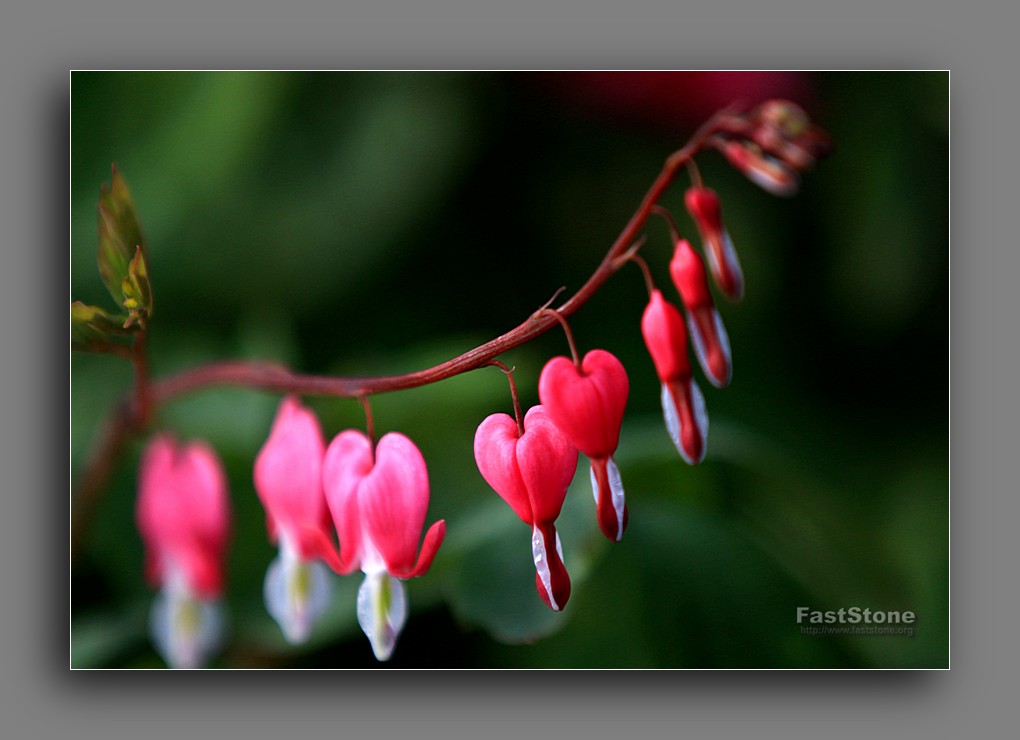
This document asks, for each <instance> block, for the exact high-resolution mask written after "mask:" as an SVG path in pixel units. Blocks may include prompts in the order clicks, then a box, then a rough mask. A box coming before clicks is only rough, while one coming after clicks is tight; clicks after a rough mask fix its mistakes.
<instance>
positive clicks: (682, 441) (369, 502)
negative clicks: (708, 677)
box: [137, 101, 829, 667]
mask: <svg viewBox="0 0 1020 740" xmlns="http://www.w3.org/2000/svg"><path fill="white" fill-rule="evenodd" d="M708 143H709V144H710V145H711V146H713V147H715V148H717V149H718V150H720V151H721V152H722V153H723V154H724V155H725V156H726V157H727V158H728V159H729V161H730V162H731V163H732V164H733V165H735V166H736V167H737V168H738V169H739V170H740V171H742V172H743V173H744V174H746V175H747V176H748V177H749V178H750V179H751V180H752V181H753V182H755V183H757V184H759V185H761V186H762V187H764V188H766V189H767V190H769V191H771V192H773V193H777V194H780V195H787V194H790V193H791V192H793V190H794V189H796V187H797V184H798V178H799V173H801V172H803V171H805V170H806V169H808V168H809V167H811V166H812V164H813V163H814V161H815V159H816V158H817V157H819V156H821V155H822V154H823V153H824V152H825V151H826V150H827V149H828V146H829V144H828V139H827V137H826V136H825V134H824V133H823V132H821V131H820V129H818V128H817V127H815V126H813V125H812V124H810V123H809V122H808V121H807V118H806V116H805V115H804V114H803V111H801V110H800V109H799V108H798V107H797V106H795V105H794V104H792V103H789V102H786V101H769V102H767V103H764V104H762V105H760V106H758V107H757V108H754V109H753V110H751V111H750V112H747V113H739V114H738V113H733V114H730V115H729V116H728V117H724V118H723V119H722V123H721V124H720V125H719V126H718V127H717V133H715V134H714V135H713V137H712V138H711V139H710V141H709V142H708ZM692 172H693V174H694V181H693V184H692V186H691V187H690V188H689V189H688V190H687V192H686V194H685V197H684V205H685V207H686V209H687V211H688V213H689V214H690V216H691V217H692V219H693V221H694V223H695V225H696V227H697V230H698V234H699V237H700V242H701V246H702V251H703V252H704V254H705V255H706V256H707V261H708V269H707V270H706V267H705V259H704V258H703V257H702V255H701V254H700V253H699V251H698V250H696V249H695V248H694V246H692V244H691V242H690V241H689V240H687V239H685V238H683V237H681V236H680V234H679V232H678V230H677V228H676V225H675V223H674V221H673V219H672V216H671V215H670V214H669V212H668V211H667V210H666V209H665V208H662V207H660V206H658V205H656V206H654V209H653V210H654V212H656V213H658V214H659V215H660V216H662V217H663V218H665V219H666V221H667V223H668V225H669V227H670V232H671V236H672V242H673V257H672V259H671V261H670V262H669V265H668V267H669V274H670V277H671V278H672V283H673V286H674V288H675V290H676V293H677V295H678V297H679V304H680V305H679V306H678V305H676V304H675V303H673V302H670V300H668V299H667V298H666V296H665V295H664V294H663V292H662V291H661V290H660V289H659V288H657V287H656V286H655V285H654V281H653V279H652V277H651V271H650V269H649V267H648V265H647V263H646V262H645V261H644V260H643V259H642V258H640V257H638V256H637V250H638V248H639V247H640V246H641V245H640V244H638V245H636V246H634V247H632V248H631V250H630V251H629V252H628V253H627V254H625V255H623V257H622V258H621V259H627V260H633V261H634V262H635V263H637V264H638V265H639V266H640V267H641V268H642V270H643V272H644V275H645V279H646V283H647V287H648V293H649V301H648V304H647V306H646V308H645V309H644V312H643V315H642V317H641V334H642V336H643V338H644V342H645V345H646V346H647V349H648V352H649V354H650V355H651V359H652V364H653V365H654V368H655V372H656V374H657V376H658V378H659V381H660V383H661V388H662V393H661V402H662V411H663V418H664V421H665V428H666V431H667V433H668V435H669V437H670V438H671V439H672V441H673V444H674V445H675V447H676V449H677V451H678V453H679V455H680V456H681V458H682V459H683V460H684V461H686V462H687V463H689V464H691V465H696V464H698V463H699V462H701V461H702V460H704V458H705V453H706V449H707V438H708V413H707V411H706V403H705V397H704V395H703V394H702V392H701V390H700V388H699V387H698V384H697V382H696V380H695V377H694V373H693V370H692V365H691V362H690V359H689V352H688V347H690V348H692V349H693V354H694V356H695V358H696V360H697V364H698V366H699V367H700V369H701V372H702V373H703V374H704V377H705V378H706V379H707V380H708V382H709V383H710V384H711V385H712V386H714V387H716V388H724V387H726V386H727V385H728V384H729V383H730V379H731V377H732V372H733V363H732V357H731V352H730V343H729V338H728V336H727V333H726V329H725V327H724V325H723V321H722V318H721V316H720V314H719V311H718V310H717V307H716V304H715V300H714V298H713V293H712V289H711V287H710V285H709V277H708V276H709V274H710V275H711V277H712V281H713V282H714V284H715V286H716V288H717V289H718V291H719V292H720V293H722V295H724V296H725V297H726V298H727V299H729V300H731V301H739V300H740V299H741V298H742V296H743V294H744V275H743V272H742V270H741V267H740V263H739V260H738V258H737V253H736V250H735V249H734V246H733V242H732V240H731V238H730V235H729V232H728V231H727V229H726V227H725V224H724V222H723V218H722V209H721V206H720V202H719V197H718V195H717V194H716V193H715V191H713V190H711V189H710V188H707V187H705V186H704V184H703V183H702V182H701V177H700V174H698V171H697V169H696V168H693V167H692ZM681 306H682V309H681ZM543 313H548V314H551V315H553V316H554V317H555V318H556V319H557V320H558V321H559V322H560V323H561V324H562V325H563V328H564V330H565V332H566V335H567V339H568V342H569V345H570V350H571V357H566V356H558V357H553V358H552V359H550V360H549V361H548V362H547V363H546V364H545V366H544V367H543V369H542V371H541V373H540V375H539V379H538V396H539V400H540V403H539V405H536V406H534V407H532V408H531V409H529V410H528V411H527V413H526V414H525V413H522V411H521V408H520V404H519V401H518V399H517V393H516V386H515V385H514V381H513V375H512V371H510V370H509V369H508V368H506V366H505V365H502V363H499V362H498V361H492V362H491V364H496V365H499V366H501V367H503V369H504V371H505V372H506V373H507V375H508V376H509V378H510V387H511V395H512V397H513V401H514V411H515V415H514V416H513V417H511V416H510V415H508V414H505V413H496V414H492V415H490V416H488V417H487V418H485V419H484V420H483V421H482V422H481V424H480V425H479V426H478V429H477V431H476V433H475V437H474V457H475V461H476V463H477V466H478V470H479V472H480V473H481V476H482V478H483V479H484V481H485V482H486V483H487V484H488V485H489V486H491V487H492V489H494V490H495V492H496V493H497V494H499V496H500V497H502V499H503V500H504V501H505V502H506V503H507V504H508V505H509V506H510V507H511V509H513V511H514V513H515V514H516V515H517V516H518V517H519V518H520V519H521V520H522V521H523V522H524V523H525V524H526V525H528V526H529V527H530V528H531V551H532V558H533V560H534V565H535V586H536V590H537V591H538V594H539V596H540V598H541V599H542V601H544V602H545V604H546V605H548V606H549V608H551V609H553V610H555V611H561V610H563V609H564V607H565V606H566V604H567V601H568V599H569V598H570V593H571V583H570V576H569V574H568V571H567V567H566V564H565V563H564V555H563V546H562V543H561V541H560V536H559V534H558V532H557V530H556V520H557V518H558V517H559V516H560V513H561V510H562V508H563V504H564V500H565V497H566V495H567V490H568V488H569V486H570V484H571V482H572V480H573V478H574V475H575V472H576V469H577V464H578V459H579V455H581V454H583V455H584V456H585V457H587V458H588V461H589V468H590V479H591V486H592V493H593V496H594V499H595V514H596V520H597V522H598V525H599V528H600V529H601V531H602V532H603V534H604V535H605V536H606V537H607V538H608V539H609V540H611V541H613V542H618V541H619V540H621V539H622V537H623V535H624V532H625V530H626V528H627V523H628V510H627V503H626V496H625V493H624V486H623V479H622V476H621V473H620V470H619V468H618V467H617V464H616V462H615V460H614V454H615V453H616V450H617V448H618V446H619V443H620V433H621V427H622V424H623V417H624V411H625V408H626V405H627V400H628V395H629V393H630V383H629V380H628V377H627V371H626V369H625V368H624V366H623V364H622V363H621V362H620V360H619V359H617V357H616V356H614V355H613V354H611V353H610V352H608V351H607V350H605V349H600V348H599V349H592V350H590V351H589V352H587V353H586V354H585V355H584V356H583V357H581V356H580V355H579V354H578V352H577V350H576V347H575V345H574V340H573V336H572V334H571V332H570V329H569V326H568V325H567V323H566V319H565V318H564V316H562V315H561V314H560V313H559V312H557V311H555V310H552V309H542V310H541V311H540V312H539V314H536V316H539V315H540V314H543ZM362 400H363V402H364V403H365V408H366V414H367V419H368V433H367V434H365V433H363V432H361V431H357V430H346V431H342V432H340V433H339V434H337V435H336V436H335V437H334V438H333V439H332V441H331V442H329V443H328V444H327V442H326V439H325V437H324V435H323V432H322V429H321V426H320V424H319V421H318V419H317V418H316V416H315V414H314V413H313V412H312V411H311V410H310V409H308V408H307V407H305V406H303V405H302V404H301V402H300V401H299V400H298V398H297V397H296V396H293V395H288V396H286V397H284V398H283V400H282V401H281V403H280V406H279V408H278V410H277V413H276V417H275V419H274V421H273V424H272V428H271V430H270V432H269V437H268V439H267V440H266V442H265V443H264V445H263V446H262V448H261V450H260V451H259V453H258V455H257V456H256V458H255V462H254V471H253V482H254V489H255V492H256V493H257V496H258V498H259V500H260V501H261V503H262V505H263V508H264V509H265V513H266V524H267V530H268V536H269V539H270V540H271V542H273V543H275V544H276V545H277V547H278V548H279V554H278V555H277V556H276V557H275V558H274V559H273V560H272V562H271V563H270V564H269V566H268V569H267V572H266V577H265V585H264V596H265V605H266V609H267V611H268V612H269V614H270V615H271V616H272V617H273V619H274V620H275V621H276V622H277V623H278V624H279V626H280V629H281V630H282V633H283V635H284V637H285V638H286V639H287V640H288V641H289V642H290V643H293V644H300V643H303V642H305V641H307V640H308V639H309V637H310V636H311V634H312V632H313V630H314V628H315V625H316V623H317V621H318V620H319V619H320V618H321V617H322V615H323V613H324V612H325V611H326V609H327V607H328V605H329V603H330V600H331V598H332V594H331V591H332V586H331V584H332V579H333V576H332V575H331V574H330V571H332V572H333V573H335V574H339V575H341V576H346V575H349V574H351V573H353V572H354V571H356V570H360V571H361V572H362V573H363V574H364V579H363V582H362V584H361V586H360V589H359V591H358V596H357V603H356V605H355V609H356V613H357V618H358V622H359V624H360V625H361V628H362V629H363V630H364V632H365V634H366V636H367V637H368V639H369V641H370V644H371V647H372V650H373V652H374V654H375V656H376V658H378V659H379V660H381V661H384V660H388V659H389V658H390V656H391V655H392V653H393V650H394V648H395V646H396V643H397V639H398V637H399V636H400V633H401V630H402V629H403V627H404V624H405V622H406V619H407V614H408V609H407V595H406V590H405V587H404V585H403V581H404V580H406V579H409V578H414V577H417V576H421V575H424V574H425V573H427V571H428V570H429V568H430V566H431V564H432V561H433V559H434V558H435V556H436V553H437V551H438V550H439V547H440V545H441V544H442V542H443V538H444V535H445V532H446V524H445V522H444V521H443V520H439V521H436V522H435V523H433V524H432V525H431V526H430V527H429V528H428V530H427V531H426V532H425V534H424V537H423V536H422V531H423V529H424V525H425V520H426V513H427V509H428V504H429V478H428V471H427V468H426V464H425V459H424V457H423V456H422V454H421V452H420V451H419V449H418V448H417V446H416V445H415V444H414V443H413V442H412V441H411V440H410V439H409V438H407V437H406V436H404V435H402V434H399V433H396V432H390V433H388V434H385V435H384V436H383V437H382V438H381V439H380V440H379V441H378V444H376V442H375V439H374V432H373V430H372V423H371V415H370V413H368V405H367V401H364V399H362ZM137 521H138V527H139V530H140V532H141V535H142V538H143V540H144V541H145V545H146V549H147V561H146V573H147V574H148V577H149V579H150V581H151V582H152V583H153V585H154V586H156V587H158V588H160V589H161V591H160V595H159V596H158V597H157V600H156V603H155V605H154V607H153V610H152V616H151V621H150V626H151V633H152V638H153V641H154V643H155V645H156V647H157V649H158V650H159V652H160V654H161V655H162V656H163V657H164V659H165V660H166V662H167V663H168V664H169V665H171V666H174V667H196V666H199V665H201V664H202V663H203V662H204V661H205V660H207V659H208V657H209V656H210V655H211V654H212V653H213V652H214V651H215V650H216V649H217V648H218V646H219V643H220V640H221V637H222V634H223V617H222V614H221V609H220V607H219V605H218V604H219V599H220V597H221V595H222V591H223V582H224V575H223V563H224V555H225V552H226V544H227V538H228V530H229V511H228V495H227V486H226V476H225V475H224V473H223V469H222V466H221V465H220V463H219V461H218V459H217V458H216V455H215V453H213V451H212V450H211V449H210V448H209V447H208V446H207V445H205V444H204V443H201V442H194V443H191V444H186V445H181V444H179V443H177V441H176V440H175V439H174V438H173V437H171V436H170V435H168V434H165V433H163V434H158V435H156V436H155V437H153V439H152V440H151V441H150V442H149V445H148V447H147V449H146V451H145V453H144V455H143V458H142V463H141V468H140V475H139V496H138V503H137Z"/></svg>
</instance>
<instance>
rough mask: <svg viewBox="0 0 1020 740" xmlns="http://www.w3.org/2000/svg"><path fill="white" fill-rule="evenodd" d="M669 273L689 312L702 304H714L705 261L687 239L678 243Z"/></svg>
mask: <svg viewBox="0 0 1020 740" xmlns="http://www.w3.org/2000/svg"><path fill="white" fill-rule="evenodd" d="M669 274H670V276H671V277H672V278H673V284H674V285H676V289H677V292H678V293H680V297H681V298H682V299H683V302H684V306H685V307H686V308H687V311H688V313H690V312H691V311H693V310H694V309H696V308H701V307H702V306H712V305H714V303H713V301H712V292H711V291H710V290H709V289H708V277H707V275H706V274H705V263H704V262H702V260H701V256H700V255H699V254H698V253H697V252H695V251H694V248H693V247H692V246H691V243H690V242H689V241H687V240H686V239H681V240H680V241H678V242H677V243H676V250H675V251H674V252H673V259H672V260H670V263H669Z"/></svg>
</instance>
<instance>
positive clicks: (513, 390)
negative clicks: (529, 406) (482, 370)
mask: <svg viewBox="0 0 1020 740" xmlns="http://www.w3.org/2000/svg"><path fill="white" fill-rule="evenodd" d="M487 364H489V365H493V366H495V367H498V368H499V369H500V370H502V371H503V374H504V375H506V379H507V381H508V382H509V383H510V398H512V399H513V403H514V419H515V420H516V421H517V436H518V437H523V436H524V414H523V412H522V411H521V399H520V397H519V396H518V395H517V383H516V382H515V381H514V369H513V368H512V367H507V366H506V363H504V362H500V361H499V360H489V362H488V363H487Z"/></svg>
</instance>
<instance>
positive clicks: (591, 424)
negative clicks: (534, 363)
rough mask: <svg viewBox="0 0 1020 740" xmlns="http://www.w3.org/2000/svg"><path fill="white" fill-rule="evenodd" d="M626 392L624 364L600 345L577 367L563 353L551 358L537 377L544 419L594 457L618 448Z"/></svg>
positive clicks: (628, 388) (610, 453) (610, 452)
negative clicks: (547, 417) (547, 418)
mask: <svg viewBox="0 0 1020 740" xmlns="http://www.w3.org/2000/svg"><path fill="white" fill-rule="evenodd" d="M629 392H630V383H629V381H628V380H627V371H626V370H625V369H624V367H623V364H622V363H621V362H620V361H619V360H618V359H616V357H615V356H614V355H612V354H611V353H609V352H607V351H606V350H604V349H593V350H591V351H590V352H588V354H586V355H585V356H584V360H582V362H581V368H580V369H578V367H577V366H576V365H574V363H573V362H571V361H570V360H569V359H568V358H566V357H562V356H560V357H553V358H552V359H551V360H549V362H547V363H546V364H545V367H544V368H542V374H541V376H540V377H539V380H538V397H539V398H540V399H541V401H542V405H543V406H544V407H545V409H546V413H548V415H549V418H550V419H551V420H552V422H553V423H554V424H555V425H556V426H557V428H558V429H559V430H560V431H561V432H563V433H564V434H565V435H566V436H567V438H568V439H569V440H570V441H571V443H572V444H573V445H574V446H575V447H576V448H577V449H579V450H580V451H581V452H583V453H584V454H585V455H587V456H588V457H590V458H593V459H594V458H605V457H609V456H610V455H612V454H613V452H615V451H616V448H617V447H618V446H619V443H620V426H621V424H622V423H623V411H624V408H625V407H626V405H627V394H628V393H629Z"/></svg>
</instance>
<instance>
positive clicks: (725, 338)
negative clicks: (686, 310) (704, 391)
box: [712, 308, 733, 380]
mask: <svg viewBox="0 0 1020 740" xmlns="http://www.w3.org/2000/svg"><path fill="white" fill-rule="evenodd" d="M712 316H713V317H714V318H715V333H716V335H717V336H718V337H719V346H720V347H722V353H723V355H725V357H726V367H727V368H728V369H729V371H730V374H731V375H732V373H733V357H732V355H731V353H730V335H729V334H727V333H726V327H725V326H723V322H722V317H721V316H720V315H719V312H718V311H716V310H715V309H714V308H713V309H712ZM726 380H729V376H727V377H726Z"/></svg>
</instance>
